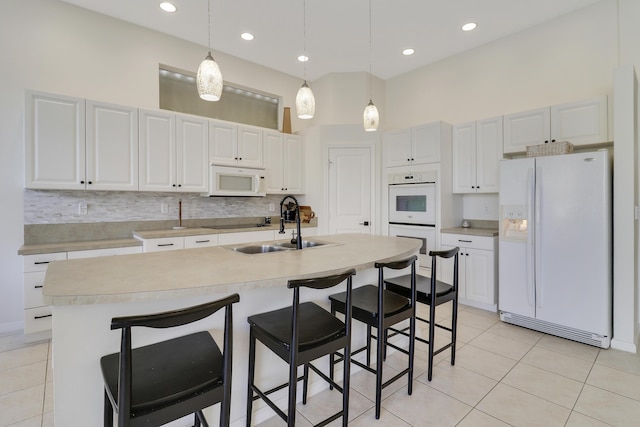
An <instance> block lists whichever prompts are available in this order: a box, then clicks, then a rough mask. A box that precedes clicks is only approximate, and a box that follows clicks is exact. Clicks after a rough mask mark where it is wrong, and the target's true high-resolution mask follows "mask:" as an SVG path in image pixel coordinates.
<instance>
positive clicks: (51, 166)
mask: <svg viewBox="0 0 640 427" xmlns="http://www.w3.org/2000/svg"><path fill="white" fill-rule="evenodd" d="M26 104H27V114H26V136H27V142H26V168H25V170H26V180H25V186H26V187H27V188H40V189H59V190H84V189H87V190H117V191H123V190H124V191H126V190H137V189H138V113H137V109H135V108H129V107H123V106H119V105H111V104H105V103H99V102H95V101H85V100H82V99H77V98H70V97H65V96H59V95H51V94H43V93H37V92H27V102H26Z"/></svg>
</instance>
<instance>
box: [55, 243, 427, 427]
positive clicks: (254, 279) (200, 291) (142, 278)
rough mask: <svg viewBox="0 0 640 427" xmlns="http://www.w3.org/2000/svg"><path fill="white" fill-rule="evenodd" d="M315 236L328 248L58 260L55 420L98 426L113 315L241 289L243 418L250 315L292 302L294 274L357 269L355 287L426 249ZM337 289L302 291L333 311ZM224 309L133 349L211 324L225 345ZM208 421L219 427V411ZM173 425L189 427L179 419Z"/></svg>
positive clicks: (262, 376) (271, 379)
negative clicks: (380, 264) (382, 265)
mask: <svg viewBox="0 0 640 427" xmlns="http://www.w3.org/2000/svg"><path fill="white" fill-rule="evenodd" d="M312 240H313V241H316V242H319V243H324V245H321V246H316V247H310V248H306V249H302V250H289V251H276V252H270V253H259V254H252V255H249V254H244V253H241V252H237V251H234V250H232V248H231V247H210V248H198V249H187V250H181V251H168V252H160V253H146V254H135V255H122V256H118V257H105V258H93V259H78V260H67V261H56V262H53V263H52V264H51V265H50V266H49V268H48V270H47V275H46V278H45V283H44V295H45V298H46V299H47V300H48V302H49V303H51V304H52V305H53V340H52V344H53V367H54V411H55V412H54V416H55V425H56V426H72V425H86V426H97V425H101V423H102V421H101V420H102V401H103V400H102V399H103V385H102V378H101V374H100V367H99V360H100V357H101V356H103V355H105V354H108V353H113V352H117V351H118V349H119V339H120V333H119V331H111V330H110V323H111V318H113V317H117V316H127V315H133V314H143V313H154V312H158V311H164V310H172V309H177V308H182V307H187V306H190V305H195V304H199V303H202V302H205V301H209V300H214V299H217V298H221V297H223V296H226V295H229V294H231V293H236V292H237V293H239V294H240V303H239V304H236V305H235V306H234V328H233V338H234V348H233V352H234V360H233V383H232V402H231V405H232V408H231V420H232V422H233V423H234V424H238V425H239V424H242V423H243V420H244V416H245V408H246V379H247V363H248V362H247V357H246V355H247V352H248V343H249V338H248V330H249V328H248V324H247V322H246V318H247V317H248V316H250V315H252V314H255V313H260V312H264V311H268V310H273V309H276V308H280V307H283V306H286V305H289V304H291V299H292V294H291V291H290V290H289V289H287V287H286V282H287V280H290V279H301V278H306V277H314V276H320V275H328V274H333V273H336V272H340V271H343V270H345V269H348V268H355V269H356V271H357V274H356V276H355V277H354V285H355V286H359V285H362V284H364V283H372V282H375V281H376V280H377V275H376V272H375V270H374V268H373V267H374V263H375V262H376V261H385V260H391V259H398V258H403V257H406V256H409V255H412V254H416V253H417V251H418V249H419V246H420V243H419V242H418V241H417V240H415V239H407V238H396V237H387V236H371V235H363V234H341V235H330V236H314V237H313V239H312ZM267 243H274V242H267ZM398 274H400V273H398ZM332 292H335V290H333V291H332V290H326V291H321V292H311V293H309V292H303V294H302V298H303V299H309V298H312V299H314V300H316V301H317V302H318V303H319V304H322V305H324V306H325V307H328V301H327V298H326V297H327V295H329V294H330V293H332ZM218 314H220V315H221V313H218ZM218 314H216V315H215V316H212V317H211V318H208V319H204V320H201V321H199V322H197V323H194V324H191V325H185V326H183V327H180V328H175V329H171V330H145V329H138V330H134V336H133V343H134V346H141V345H146V344H149V343H153V342H156V341H159V340H162V339H167V338H172V337H175V336H179V335H184V334H186V333H189V332H192V331H196V330H202V329H208V330H210V331H211V333H212V334H213V336H214V337H215V338H216V340H219V342H220V341H221V328H222V316H218ZM359 332H360V333H359ZM361 332H362V331H360V330H358V329H355V330H354V334H356V335H355V336H354V342H364V334H362V333H361ZM257 360H259V362H258V363H259V366H257V367H256V379H257V381H259V382H260V383H261V384H265V385H267V386H268V385H277V384H279V383H280V382H284V381H285V379H286V376H287V374H286V372H287V370H286V369H287V368H286V365H285V364H284V363H282V362H281V361H279V359H277V358H276V357H275V356H273V355H270V354H269V353H268V352H264V353H263V352H261V350H260V349H259V351H258V358H257ZM321 366H322V365H321ZM338 375H340V373H338ZM324 387H326V384H324V383H323V382H320V381H315V382H314V383H312V384H311V388H310V392H311V393H314V392H316V391H318V390H321V389H323V388H324ZM283 396H284V394H283ZM261 408H262V406H261ZM261 411H262V412H261ZM272 415H273V412H271V411H270V409H266V410H263V409H258V410H257V411H256V414H255V416H254V419H255V421H256V422H260V421H261V420H262V419H264V418H266V417H270V416H272ZM208 417H209V419H210V421H211V423H212V424H216V423H217V421H216V417H217V408H216V410H212V411H209V414H208ZM171 425H176V426H182V425H185V426H186V425H190V424H188V423H186V422H183V421H178V422H176V423H172V424H171Z"/></svg>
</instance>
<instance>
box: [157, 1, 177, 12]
mask: <svg viewBox="0 0 640 427" xmlns="http://www.w3.org/2000/svg"><path fill="white" fill-rule="evenodd" d="M160 9H162V10H164V11H165V12H169V13H173V12H175V11H176V10H177V9H176V7H175V5H174V4H173V3H169V2H168V1H163V2H162V3H160Z"/></svg>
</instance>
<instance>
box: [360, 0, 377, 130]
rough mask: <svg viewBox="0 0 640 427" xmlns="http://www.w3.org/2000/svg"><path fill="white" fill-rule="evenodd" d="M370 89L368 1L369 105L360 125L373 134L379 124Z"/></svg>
mask: <svg viewBox="0 0 640 427" xmlns="http://www.w3.org/2000/svg"><path fill="white" fill-rule="evenodd" d="M372 92H373V91H372V89H371V0H369V104H367V106H366V108H365V109H364V113H363V114H362V124H363V125H364V130H365V131H367V132H374V131H376V130H378V123H379V122H380V115H379V114H378V109H377V108H376V106H375V105H374V104H373V101H372Z"/></svg>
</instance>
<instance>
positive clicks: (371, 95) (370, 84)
mask: <svg viewBox="0 0 640 427" xmlns="http://www.w3.org/2000/svg"><path fill="white" fill-rule="evenodd" d="M372 98H373V89H372V83H371V0H369V100H371V99H372Z"/></svg>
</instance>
